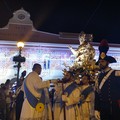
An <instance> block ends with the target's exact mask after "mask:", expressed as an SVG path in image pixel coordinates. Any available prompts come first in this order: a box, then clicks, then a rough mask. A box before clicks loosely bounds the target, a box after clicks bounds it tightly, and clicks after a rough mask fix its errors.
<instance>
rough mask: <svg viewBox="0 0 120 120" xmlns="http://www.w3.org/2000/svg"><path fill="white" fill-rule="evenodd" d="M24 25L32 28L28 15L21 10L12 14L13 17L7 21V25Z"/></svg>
mask: <svg viewBox="0 0 120 120" xmlns="http://www.w3.org/2000/svg"><path fill="white" fill-rule="evenodd" d="M12 23H13V24H24V25H31V26H33V22H32V21H31V19H30V14H29V13H28V12H27V11H25V10H24V9H23V8H21V9H20V10H17V11H15V12H14V13H13V17H12V18H11V19H10V20H9V24H12Z"/></svg>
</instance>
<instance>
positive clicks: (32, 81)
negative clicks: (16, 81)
mask: <svg viewBox="0 0 120 120" xmlns="http://www.w3.org/2000/svg"><path fill="white" fill-rule="evenodd" d="M32 70H33V71H32V72H31V73H29V74H28V76H27V77H26V79H25V81H24V84H26V86H27V88H28V90H29V91H30V93H32V95H33V96H35V98H41V96H42V95H41V93H40V90H41V89H44V88H47V87H49V86H50V81H42V79H41V78H40V77H39V75H40V74H41V70H42V68H41V65H40V64H37V63H36V64H34V66H33V69H32ZM24 84H23V85H24ZM45 111H46V110H45V109H44V110H43V111H42V112H38V111H37V110H36V108H34V107H32V106H31V104H30V103H29V101H28V99H27V97H26V93H25V87H24V102H23V106H22V111H21V116H20V120H45V116H46V112H45Z"/></svg>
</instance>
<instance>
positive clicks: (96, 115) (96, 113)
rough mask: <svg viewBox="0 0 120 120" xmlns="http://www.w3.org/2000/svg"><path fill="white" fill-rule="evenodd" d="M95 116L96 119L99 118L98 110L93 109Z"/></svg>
mask: <svg viewBox="0 0 120 120" xmlns="http://www.w3.org/2000/svg"><path fill="white" fill-rule="evenodd" d="M95 118H96V119H97V120H100V112H99V111H97V110H95Z"/></svg>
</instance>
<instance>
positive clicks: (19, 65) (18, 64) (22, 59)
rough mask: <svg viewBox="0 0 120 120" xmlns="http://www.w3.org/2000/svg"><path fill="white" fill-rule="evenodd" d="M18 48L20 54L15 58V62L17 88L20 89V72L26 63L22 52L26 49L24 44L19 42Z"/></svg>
mask: <svg viewBox="0 0 120 120" xmlns="http://www.w3.org/2000/svg"><path fill="white" fill-rule="evenodd" d="M17 47H18V48H19V54H18V55H17V56H14V57H13V61H14V62H17V65H16V67H17V87H18V86H19V72H20V67H21V62H25V57H22V56H21V51H22V49H23V47H24V43H23V42H18V43H17Z"/></svg>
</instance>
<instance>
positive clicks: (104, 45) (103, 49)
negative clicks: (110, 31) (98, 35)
mask: <svg viewBox="0 0 120 120" xmlns="http://www.w3.org/2000/svg"><path fill="white" fill-rule="evenodd" d="M98 49H99V53H100V55H99V59H98V61H97V63H96V64H98V62H99V60H106V61H108V62H109V63H115V62H117V61H116V59H115V58H114V57H112V56H108V55H107V51H108V50H109V45H108V42H107V40H105V39H103V40H102V41H101V43H100V45H99V48H98Z"/></svg>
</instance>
